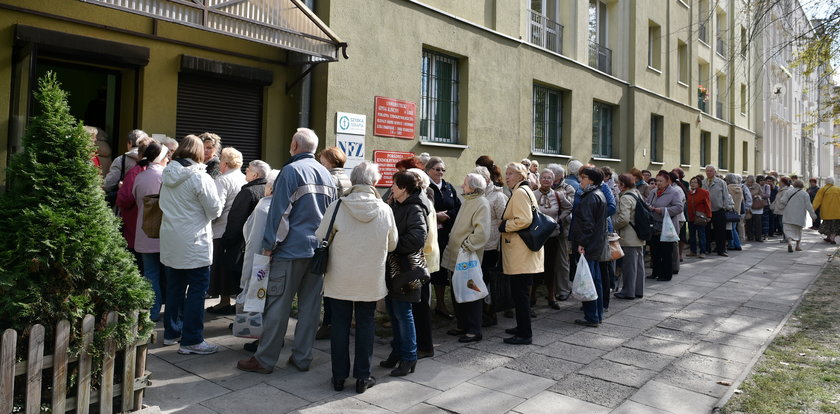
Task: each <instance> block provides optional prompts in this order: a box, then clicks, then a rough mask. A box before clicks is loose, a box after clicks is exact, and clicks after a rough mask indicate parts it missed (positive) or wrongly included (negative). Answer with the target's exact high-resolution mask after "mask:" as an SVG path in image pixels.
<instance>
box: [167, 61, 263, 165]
mask: <svg viewBox="0 0 840 414" xmlns="http://www.w3.org/2000/svg"><path fill="white" fill-rule="evenodd" d="M262 118H263V85H258V84H252V83H243V82H236V81H231V80H226V79H219V78H212V77H207V76H200V75H196V74H187V73H181V74H179V75H178V113H177V115H176V121H175V124H176V125H175V133H176V134H177V136H178V139H181V138H183V137H184V136H185V135H188V134H195V135H198V134H200V133H202V132H213V133H216V134H218V135H219V136H220V137H222V147H223V148H224V147H234V148H236V149H237V150H239V151H240V152H242V158H243V159H244V164H243V166H242V167H243V171H244V168H245V167H247V166H248V163H249V162H250V161H252V160H255V159H261V158H262Z"/></svg>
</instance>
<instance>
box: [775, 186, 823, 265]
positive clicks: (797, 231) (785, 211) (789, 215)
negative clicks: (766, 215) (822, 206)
mask: <svg viewBox="0 0 840 414" xmlns="http://www.w3.org/2000/svg"><path fill="white" fill-rule="evenodd" d="M779 207H780V208H781V209H782V224H783V225H784V233H785V237H787V245H788V246H787V248H788V253H793V249H794V248H793V242H794V241H795V242H796V251H797V252H801V251H802V248H801V247H800V246H799V242H800V241H801V240H802V228H803V227H805V213H806V212H807V213H808V215H809V216H811V220H815V219H816V218H817V213H815V212H814V207H813V206H812V205H811V196H809V195H808V192H807V191H805V183H804V182H802V180H795V181H794V182H793V187H791V189H790V190H788V191H787V193H785V195H784V196H782V198H781V200H779Z"/></svg>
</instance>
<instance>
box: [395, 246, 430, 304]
mask: <svg viewBox="0 0 840 414" xmlns="http://www.w3.org/2000/svg"><path fill="white" fill-rule="evenodd" d="M386 265H387V268H388V274H389V275H390V283H389V291H393V292H395V293H397V294H401V295H408V294H410V293H411V291H414V290H418V289H420V288H421V287H422V286H423V285H424V284H426V283H429V281H430V280H431V279H432V277H431V275H429V269H428V268H427V267H426V255H425V254H423V251H422V250H418V251H416V252H414V253H409V254H407V255H399V254H396V253H390V254H388V258H387V262H386Z"/></svg>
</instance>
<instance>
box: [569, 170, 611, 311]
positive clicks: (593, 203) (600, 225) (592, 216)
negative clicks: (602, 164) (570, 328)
mask: <svg viewBox="0 0 840 414" xmlns="http://www.w3.org/2000/svg"><path fill="white" fill-rule="evenodd" d="M579 175H580V189H581V194H580V197H579V201H578V205H577V206H576V207H575V210H574V215H575V216H574V220H572V224H571V228H570V229H569V240H571V242H572V246H574V247H573V248H574V249H575V250H576V251H577V252H578V254H579V255H581V256H583V257H585V258H586V263H587V266H589V271H590V272H591V273H592V282H593V283H594V284H595V290H596V292H598V298H597V299H595V300H591V301H586V302H583V315H584V318H583V319H575V323H576V324H578V325H583V326H589V327H597V326H598V325H600V324H601V320H602V319H603V317H604V302H603V298H604V290H603V286H604V285H603V283H602V281H601V266H600V263H598V260H599V259H600V257H601V254H602V253H603V252H604V249H607V248H608V247H607V242H606V237H605V236H606V234H607V199H606V196H604V193H603V191H602V190H601V184H602V182H603V180H604V174H603V173H602V172H601V171H600V170H599V169H598V168H592V167H585V168H582V169H581V170H580V174H579Z"/></svg>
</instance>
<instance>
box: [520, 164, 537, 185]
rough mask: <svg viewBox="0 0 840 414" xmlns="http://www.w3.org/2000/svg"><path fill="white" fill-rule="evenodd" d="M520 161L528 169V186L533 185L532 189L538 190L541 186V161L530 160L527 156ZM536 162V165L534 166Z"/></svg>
mask: <svg viewBox="0 0 840 414" xmlns="http://www.w3.org/2000/svg"><path fill="white" fill-rule="evenodd" d="M520 163H522V165H524V166H525V168H526V169H527V170H528V186H529V187H531V190H536V189H537V187H539V186H540V180H539V178H538V177H537V168H540V163H539V162H537V160H529V159H527V158H523V159H522V161H520ZM535 163H536V167H534V164H535Z"/></svg>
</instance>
